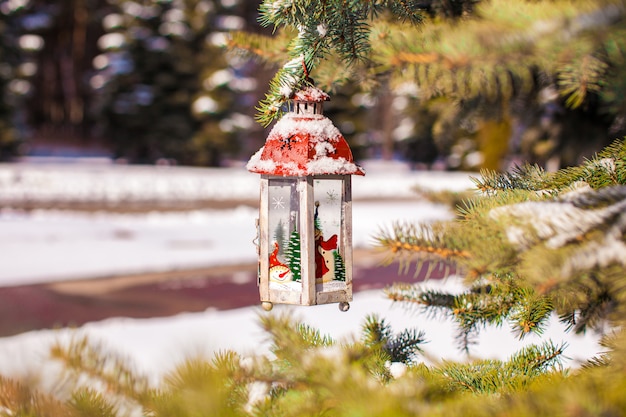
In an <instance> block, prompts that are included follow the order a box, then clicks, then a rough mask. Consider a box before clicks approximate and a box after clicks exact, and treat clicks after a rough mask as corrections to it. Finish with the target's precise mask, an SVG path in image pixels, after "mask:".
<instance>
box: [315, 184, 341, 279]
mask: <svg viewBox="0 0 626 417" xmlns="http://www.w3.org/2000/svg"><path fill="white" fill-rule="evenodd" d="M313 184H314V186H313V199H314V201H315V216H314V222H315V224H314V228H315V282H316V284H317V286H318V289H317V291H334V290H339V289H343V288H345V281H346V270H345V266H344V262H343V257H344V241H345V237H344V219H343V205H344V204H343V203H344V187H343V184H344V181H343V180H342V179H327V178H323V179H319V178H316V179H315V181H314V183H313ZM320 286H321V288H320Z"/></svg>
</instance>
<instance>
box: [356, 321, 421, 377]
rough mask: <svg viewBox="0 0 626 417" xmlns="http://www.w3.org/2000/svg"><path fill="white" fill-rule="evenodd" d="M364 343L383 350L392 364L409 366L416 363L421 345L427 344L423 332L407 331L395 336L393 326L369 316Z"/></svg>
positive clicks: (363, 331) (365, 324)
mask: <svg viewBox="0 0 626 417" xmlns="http://www.w3.org/2000/svg"><path fill="white" fill-rule="evenodd" d="M362 334H363V336H362V339H363V343H364V344H365V345H366V346H368V347H370V348H374V349H381V350H382V351H384V353H385V354H386V357H388V360H389V361H391V362H401V363H404V364H407V365H411V364H413V363H415V360H416V358H417V354H418V353H419V352H421V351H422V349H421V347H420V345H421V344H423V343H425V342H426V339H425V334H424V332H423V331H418V330H417V329H405V330H403V331H402V332H400V333H399V334H396V335H394V334H393V331H392V328H391V326H390V325H389V324H388V323H387V322H386V321H385V319H380V318H379V317H378V316H377V315H369V316H367V317H366V318H365V323H364V324H363V326H362Z"/></svg>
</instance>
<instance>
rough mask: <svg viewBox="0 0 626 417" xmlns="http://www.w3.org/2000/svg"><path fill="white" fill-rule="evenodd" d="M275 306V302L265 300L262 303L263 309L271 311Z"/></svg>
mask: <svg viewBox="0 0 626 417" xmlns="http://www.w3.org/2000/svg"><path fill="white" fill-rule="evenodd" d="M273 307H274V304H272V303H270V302H269V301H263V302H262V303H261V308H263V310H265V311H270V310H272V308H273Z"/></svg>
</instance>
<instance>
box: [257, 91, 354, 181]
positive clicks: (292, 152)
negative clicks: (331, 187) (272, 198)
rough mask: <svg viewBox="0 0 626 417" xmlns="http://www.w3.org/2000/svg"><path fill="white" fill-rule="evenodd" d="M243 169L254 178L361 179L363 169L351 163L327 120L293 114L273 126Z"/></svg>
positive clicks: (342, 141) (347, 150) (343, 143)
mask: <svg viewBox="0 0 626 417" xmlns="http://www.w3.org/2000/svg"><path fill="white" fill-rule="evenodd" d="M319 91H321V90H319ZM322 93H323V92H322ZM323 94H324V95H326V97H328V95H327V94H326V93H323ZM246 168H247V169H248V171H251V172H255V173H258V174H269V175H280V176H290V177H299V176H307V175H333V174H335V175H336V174H339V175H349V174H352V175H365V171H364V170H363V168H361V167H360V166H358V165H356V164H355V163H354V159H353V157H352V151H351V150H350V147H349V146H348V143H347V142H346V140H345V138H344V137H343V135H342V134H341V133H340V132H339V129H337V128H336V127H335V126H334V125H333V123H332V122H331V121H330V119H329V118H327V117H325V116H323V115H321V114H307V115H299V114H296V113H293V112H290V113H287V114H286V115H285V116H283V117H282V119H280V120H279V121H278V122H277V123H276V125H274V127H273V128H272V130H271V131H270V133H269V135H268V137H267V140H266V141H265V145H264V146H263V147H262V148H261V149H259V151H258V152H257V153H255V154H254V155H253V156H252V158H250V161H248V164H247V165H246Z"/></svg>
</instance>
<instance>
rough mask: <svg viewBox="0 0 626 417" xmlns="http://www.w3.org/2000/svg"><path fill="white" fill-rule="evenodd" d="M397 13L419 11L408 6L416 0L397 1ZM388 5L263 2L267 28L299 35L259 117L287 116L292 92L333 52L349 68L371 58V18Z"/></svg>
mask: <svg viewBox="0 0 626 417" xmlns="http://www.w3.org/2000/svg"><path fill="white" fill-rule="evenodd" d="M391 4H393V5H394V6H399V5H400V4H404V6H405V7H402V8H398V7H395V8H394V9H393V10H392V13H393V12H394V11H395V12H398V13H401V16H402V17H403V18H405V19H409V20H410V21H412V22H414V21H418V20H419V19H417V18H415V19H411V17H412V16H413V15H416V14H419V11H418V10H410V9H408V8H407V7H409V6H412V4H410V3H408V2H406V1H404V2H391ZM381 10H382V5H381V4H380V2H377V1H348V2H346V1H343V0H331V1H328V0H326V1H321V0H308V1H293V0H281V1H270V0H265V1H264V2H263V3H262V4H261V5H260V6H259V22H260V23H261V24H262V25H263V26H274V28H278V27H286V28H292V29H295V30H297V31H298V35H297V36H296V37H294V39H293V40H292V42H291V44H290V46H289V48H288V52H289V60H288V61H287V63H286V64H284V65H283V66H282V68H281V69H279V70H278V72H277V73H276V75H275V76H274V78H273V79H272V81H271V82H270V86H269V91H268V92H267V93H266V95H265V98H264V99H263V100H262V101H261V102H260V103H259V106H258V108H257V111H258V112H257V121H258V122H259V123H261V124H262V125H264V126H267V125H269V124H270V123H271V122H272V121H273V120H274V119H276V118H277V117H280V116H281V115H282V111H281V107H282V105H283V104H284V103H285V102H286V101H287V100H288V99H289V98H290V97H291V95H292V94H293V93H294V92H295V91H297V90H298V89H299V88H301V87H302V86H303V85H305V84H306V83H307V82H308V81H307V80H308V78H309V76H310V74H314V72H315V70H316V69H317V67H318V65H319V64H320V62H321V61H322V60H324V59H325V58H326V57H327V56H328V55H329V54H331V53H332V52H335V53H337V55H338V56H339V58H340V60H341V61H343V62H345V63H346V64H347V66H349V67H350V66H352V65H354V64H356V63H361V62H364V61H366V60H367V59H368V56H369V53H370V50H371V44H370V40H369V35H370V31H371V28H370V25H369V23H368V19H370V18H371V17H373V16H375V15H377V14H378V13H380V11H381Z"/></svg>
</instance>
